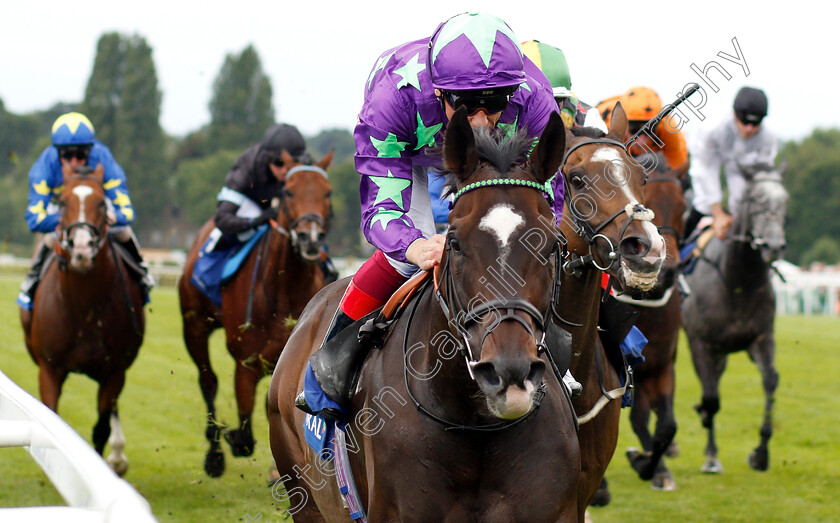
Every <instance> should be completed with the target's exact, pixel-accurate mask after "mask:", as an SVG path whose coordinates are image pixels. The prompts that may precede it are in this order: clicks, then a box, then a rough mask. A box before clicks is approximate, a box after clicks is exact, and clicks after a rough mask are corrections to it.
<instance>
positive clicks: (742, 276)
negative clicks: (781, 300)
mask: <svg viewBox="0 0 840 523" xmlns="http://www.w3.org/2000/svg"><path fill="white" fill-rule="evenodd" d="M719 263H720V270H721V275H722V277H723V279H724V282H725V283H726V286H727V288H729V289H733V290H734V289H744V288H747V289H754V288H757V287H760V286H762V285H764V284H765V283H767V282H768V281H770V271H769V269H770V267H769V266H768V265H767V264H766V263H765V262H764V259H763V258H762V257H761V253H760V252H758V251H757V250H756V249H753V247H752V245H750V244H749V243H748V242H742V241H732V240H727V241H724V242H723V243H722V247H721V257H720V262H719Z"/></svg>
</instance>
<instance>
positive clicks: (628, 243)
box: [618, 236, 651, 258]
mask: <svg viewBox="0 0 840 523" xmlns="http://www.w3.org/2000/svg"><path fill="white" fill-rule="evenodd" d="M650 247H651V243H650V240H648V239H647V238H642V237H640V236H630V237H628V238H624V239H623V240H621V243H619V244H618V250H619V252H620V253H621V255H622V256H627V257H628V258H641V257H643V256H645V255H646V254H647V253H648V252H649V251H650Z"/></svg>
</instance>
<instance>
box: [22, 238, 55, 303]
mask: <svg viewBox="0 0 840 523" xmlns="http://www.w3.org/2000/svg"><path fill="white" fill-rule="evenodd" d="M49 253H50V248H49V247H47V245H46V244H45V243H42V244H41V247H40V248H39V249H38V252H37V253H36V254H35V258H34V259H33V260H32V267H30V268H29V272H27V273H26V277H25V278H24V279H23V283H21V284H20V293H19V294H18V297H17V304H18V305H20V306H21V307H23V308H24V309H27V310H30V309H32V298H34V297H35V289H37V288H38V284H39V283H40V282H41V271H42V270H43V268H44V261H45V260H46V259H47V255H48V254H49Z"/></svg>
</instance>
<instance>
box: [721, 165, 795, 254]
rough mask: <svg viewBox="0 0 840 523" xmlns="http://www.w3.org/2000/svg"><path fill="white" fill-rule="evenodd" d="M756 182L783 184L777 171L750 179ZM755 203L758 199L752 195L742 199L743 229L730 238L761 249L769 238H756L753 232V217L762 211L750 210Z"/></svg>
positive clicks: (752, 182)
mask: <svg viewBox="0 0 840 523" xmlns="http://www.w3.org/2000/svg"><path fill="white" fill-rule="evenodd" d="M756 182H773V183H778V184H779V185H782V184H783V182H782V178H781V176H779V175H777V174H775V173H773V174H768V175H764V176H759V175H756V176H754V177H753V178H752V179H751V180H750V181H749V183H750V184H754V183H756ZM753 203H756V200H755V198H753V197H752V195H745V196H744V197H743V198H742V199H741V205H740V206H739V207H743V208H744V209H743V213H739V214H742V216H743V217H744V219H743V220H741V230H740V231H738V233H737V234H733V235H730V236H728V238H729V239H730V240H732V241H735V242H743V243H749V244H750V246H751V247H752V248H753V249H754V250H759V249H760V248H761V246H762V245H764V244H766V243H767V240H765V239H764V238H761V237H758V238H756V237H755V235H754V234H753V231H752V222H753V220H752V217H753V216H755V215H757V214H761V212H754V211H751V210H750V206H751V205H752V204H753Z"/></svg>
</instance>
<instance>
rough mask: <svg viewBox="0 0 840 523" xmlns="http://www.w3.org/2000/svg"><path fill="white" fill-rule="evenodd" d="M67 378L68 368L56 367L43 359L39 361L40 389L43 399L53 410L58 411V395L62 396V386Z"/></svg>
mask: <svg viewBox="0 0 840 523" xmlns="http://www.w3.org/2000/svg"><path fill="white" fill-rule="evenodd" d="M65 379H67V371H66V370H64V369H56V368H55V367H52V366H50V365H49V364H48V363H47V362H45V361H43V360H41V361H40V362H39V364H38V389H39V392H40V394H41V401H42V402H43V403H44V405H46V406H47V407H49V408H50V409H51V410H52V411H53V412H58V397H59V396H61V387H62V385H64V380H65Z"/></svg>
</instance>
